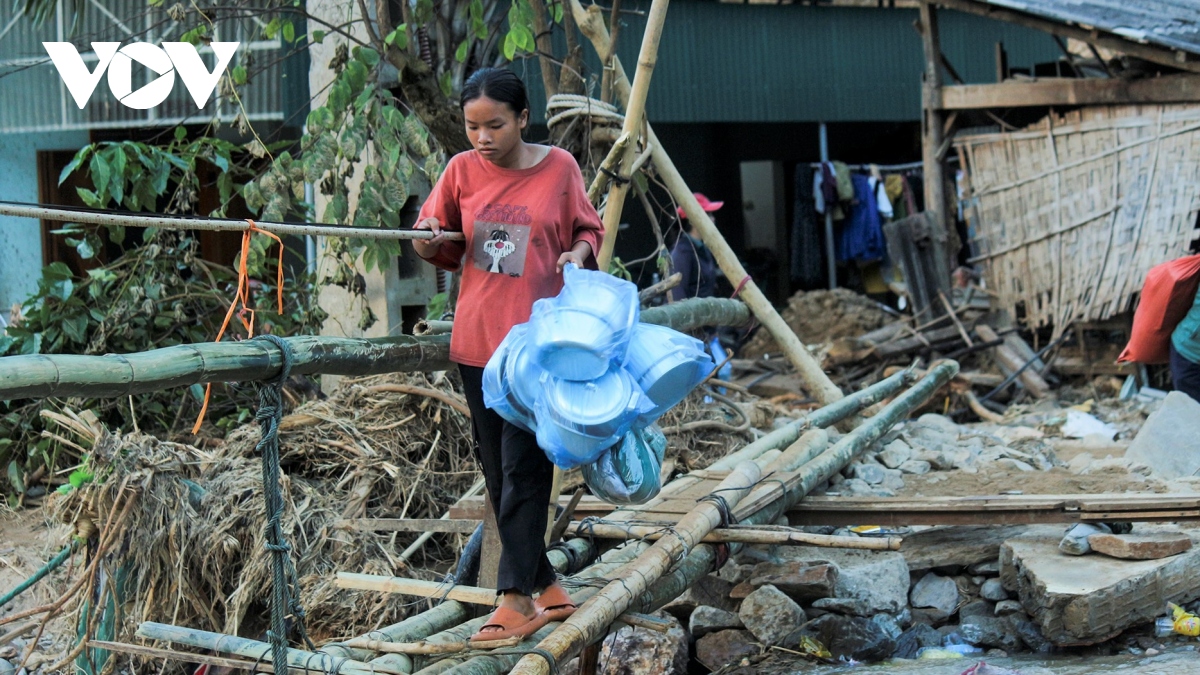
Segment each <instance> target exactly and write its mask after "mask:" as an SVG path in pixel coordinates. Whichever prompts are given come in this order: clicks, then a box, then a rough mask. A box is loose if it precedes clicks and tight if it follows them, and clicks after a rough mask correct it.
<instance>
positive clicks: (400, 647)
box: [344, 637, 521, 654]
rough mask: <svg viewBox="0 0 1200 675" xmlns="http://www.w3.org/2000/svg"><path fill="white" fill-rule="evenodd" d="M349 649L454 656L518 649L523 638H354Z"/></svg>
mask: <svg viewBox="0 0 1200 675" xmlns="http://www.w3.org/2000/svg"><path fill="white" fill-rule="evenodd" d="M344 644H345V645H346V646H347V647H354V648H356V649H369V650H371V651H373V652H379V653H381V654H454V653H457V652H465V651H467V650H468V649H503V648H505V647H516V646H517V645H519V644H521V638H519V637H515V638H506V639H504V640H475V641H468V642H457V643H455V642H445V643H432V642H426V641H424V640H422V641H421V642H388V641H386V640H373V639H371V638H354V639H353V640H348V641H347V642H345V643H344Z"/></svg>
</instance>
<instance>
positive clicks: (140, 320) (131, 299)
mask: <svg viewBox="0 0 1200 675" xmlns="http://www.w3.org/2000/svg"><path fill="white" fill-rule="evenodd" d="M78 227H79V226H75V228H78ZM146 232H147V233H148V236H147V237H146V238H145V239H144V240H143V241H140V242H137V244H138V245H137V246H136V247H135V248H133V249H132V250H130V251H128V252H127V253H126V254H125V255H123V256H121V257H120V258H118V259H117V260H115V261H114V262H112V263H110V264H108V265H106V266H104V267H100V268H97V269H93V270H89V271H88V273H87V276H86V277H83V278H80V277H75V276H74V275H72V273H71V271H70V269H69V268H67V266H66V265H64V264H62V263H54V264H52V265H49V266H47V267H46V268H44V269H43V270H42V278H41V279H40V280H39V281H38V290H37V292H36V293H34V294H33V295H32V296H31V297H30V298H29V299H28V300H26V301H25V303H24V304H23V305H22V318H21V320H20V321H19V322H18V323H17V324H16V325H13V326H10V327H9V328H8V330H7V333H6V334H5V335H0V356H11V355H19V354H108V353H130V352H139V351H146V350H150V349H157V348H161V347H170V346H173V345H178V344H186V343H194V342H208V341H211V340H212V339H213V337H214V336H215V335H216V333H217V330H218V329H219V328H220V323H221V321H222V319H224V316H225V311H226V309H227V308H228V306H229V303H230V301H231V299H232V298H230V296H229V293H230V289H232V288H233V287H234V285H235V282H236V280H237V274H236V272H235V270H234V268H232V267H227V266H224V265H217V264H214V263H211V262H207V261H204V260H202V259H200V258H199V257H198V248H199V245H198V243H197V241H196V240H195V239H194V238H192V237H190V236H188V235H186V234H184V233H180V232H176V231H169V230H146ZM252 239H263V240H265V239H267V237H253V238H252ZM276 264H277V261H276V258H274V257H273V256H270V255H265V256H262V265H261V266H259V267H258V268H257V269H255V271H254V272H252V275H253V276H254V277H255V278H256V279H259V280H261V283H257V284H255V285H254V290H253V303H254V306H255V307H256V308H257V313H256V321H255V324H256V332H259V333H261V332H270V333H274V334H277V335H303V334H312V333H315V332H317V330H318V329H319V327H320V324H321V323H322V322H323V321H324V319H325V314H324V313H323V312H322V311H321V310H320V308H319V307H318V306H317V305H316V297H315V294H314V293H312V292H311V289H312V280H311V279H310V278H308V277H306V276H305V277H301V278H298V279H295V280H294V281H285V284H284V312H283V313H282V314H279V313H278V312H276V311H275V310H276V306H275V295H276V289H275V285H274V283H273V282H274V280H275V278H276V268H275V267H274V266H275V265H276ZM234 324H236V322H234ZM236 328H237V327H236V325H234V326H233V329H234V331H235V334H234V335H230V336H229V337H228V338H226V339H230V338H236V337H237V336H236ZM243 337H244V336H243ZM202 395H203V391H202V390H200V391H197V390H196V388H189V389H186V390H166V391H159V392H153V393H147V394H140V395H136V396H134V397H133V400H132V402H131V401H130V400H129V399H96V400H80V399H70V400H68V401H67V402H65V403H61V402H58V401H56V400H54V399H43V400H37V401H6V402H0V466H6V467H7V471H8V479H9V480H8V484H9V487H10V490H11V491H12V493H13V494H21V493H24V492H25V491H26V489H28V488H29V487H30V486H29V485H27V484H26V482H25V479H26V477H27V476H28V475H29V474H30V473H32V472H34V471H35V470H36V469H37V468H38V467H41V466H45V467H47V473H52V472H54V471H57V470H59V469H61V468H63V466H64V465H65V466H72V465H74V464H77V463H79V461H80V460H81V459H84V458H82V457H79V456H78V454H77V453H76V454H72V453H71V452H67V449H65V448H64V447H63V446H62V445H61V444H60V443H59V442H58V441H57V440H56V439H54V438H52V437H45V436H44V435H43V434H42V430H43V428H44V427H43V425H42V416H41V413H42V411H44V410H55V409H57V407H58V406H60V405H65V406H69V407H70V408H72V409H75V410H82V409H86V410H91V411H93V412H95V413H96V414H97V415H98V416H99V417H100V420H101V422H102V423H104V424H105V425H106V426H108V427H109V428H120V429H122V430H125V431H129V430H132V429H133V428H134V425H135V424H136V426H137V427H138V428H139V429H141V430H142V431H145V432H149V433H155V434H159V435H161V436H163V437H169V436H170V435H171V434H172V433H176V432H179V431H181V430H183V429H184V428H185V427H186V426H187V424H189V423H190V422H191V420H192V419H193V418H194V415H195V414H196V413H197V412H198V410H199V403H198V398H199V396H202ZM254 405H255V396H254V392H253V388H252V387H249V386H245V387H242V386H237V385H229V386H228V391H227V392H225V393H223V394H221V395H214V396H213V397H212V402H211V404H210V409H209V410H210V412H209V419H212V420H216V423H217V426H218V427H220V428H229V427H230V421H236V420H239V419H240V420H243V421H244V420H245V418H246V416H247V415H248V414H249V413H248V411H250V410H252V409H253V407H254ZM72 476H74V477H68V480H69V481H71V483H72V484H74V483H75V482H76V481H77V480H85V478H84V474H83V473H80V474H77V475H76V474H72ZM0 492H5V491H4V490H0Z"/></svg>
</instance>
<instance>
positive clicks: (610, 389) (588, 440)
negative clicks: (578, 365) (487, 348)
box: [534, 368, 653, 469]
mask: <svg viewBox="0 0 1200 675" xmlns="http://www.w3.org/2000/svg"><path fill="white" fill-rule="evenodd" d="M543 385H544V386H543V391H542V394H541V397H540V398H539V399H538V402H537V405H536V407H535V408H534V415H535V416H536V418H537V426H538V445H539V446H540V447H541V448H542V450H544V451H545V452H546V456H547V457H549V458H550V461H552V462H554V463H555V464H557V465H558V466H559V467H561V468H563V469H571V468H574V467H576V466H579V465H580V464H587V463H590V462H594V461H596V459H598V458H599V457H600V454H601V453H602V452H604V451H605V450H607V449H608V448H610V447H612V446H614V445H616V444H617V443H618V442H619V441H620V440H621V438H622V437H623V436H624V435H625V434H626V433H627V432H628V431H629V430H630V429H631V428H633V425H634V423H635V422H637V420H638V418H639V417H640V416H641V415H644V414H645V413H646V412H648V411H649V410H650V409H651V408H653V403H651V401H650V400H649V399H648V398H646V396H645V394H643V393H642V390H641V389H640V388H639V387H638V386H637V383H635V382H634V381H633V378H632V377H630V376H629V373H627V372H625V370H624V369H621V368H613V369H612V370H609V371H608V372H606V373H604V374H603V375H601V376H600V377H597V378H595V379H593V380H589V381H586V382H581V381H577V380H567V379H562V378H557V377H554V376H547V377H546V378H544V379H543Z"/></svg>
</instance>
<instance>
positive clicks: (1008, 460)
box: [996, 457, 1033, 471]
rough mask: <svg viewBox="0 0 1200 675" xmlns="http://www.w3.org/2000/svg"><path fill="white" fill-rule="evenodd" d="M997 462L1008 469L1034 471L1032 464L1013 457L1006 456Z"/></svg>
mask: <svg viewBox="0 0 1200 675" xmlns="http://www.w3.org/2000/svg"><path fill="white" fill-rule="evenodd" d="M996 463H997V464H999V465H1000V466H1002V467H1004V468H1006V469H1014V470H1016V471H1033V467H1032V466H1031V465H1029V464H1027V463H1025V462H1022V461H1021V460H1019V459H1013V458H1012V457H1005V458H1004V459H1001V460H998V461H997V462H996Z"/></svg>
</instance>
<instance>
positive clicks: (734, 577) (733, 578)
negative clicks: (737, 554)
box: [717, 560, 755, 586]
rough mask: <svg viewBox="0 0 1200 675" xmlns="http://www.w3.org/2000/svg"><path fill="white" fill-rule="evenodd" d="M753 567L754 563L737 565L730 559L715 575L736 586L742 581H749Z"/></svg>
mask: <svg viewBox="0 0 1200 675" xmlns="http://www.w3.org/2000/svg"><path fill="white" fill-rule="evenodd" d="M754 567H755V566H754V565H738V564H736V563H734V562H733V561H732V560H731V561H729V562H727V563H725V566H724V567H722V568H721V569H720V571H718V572H717V576H718V577H720V578H721V579H724V580H725V581H728V582H729V583H731V584H733V585H735V586H736V585H737V584H740V583H742V582H743V581H750V579H751V578H752V577H753V576H754Z"/></svg>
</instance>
